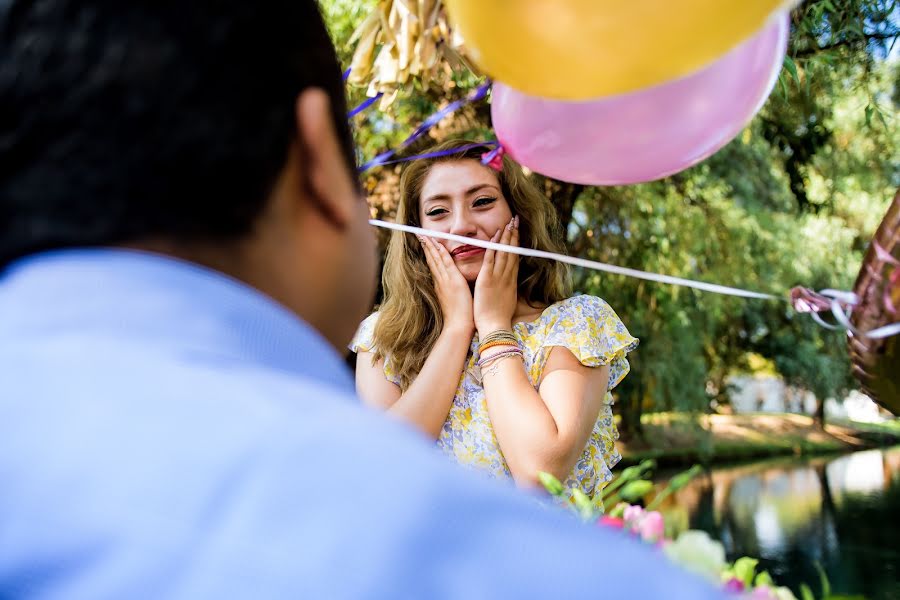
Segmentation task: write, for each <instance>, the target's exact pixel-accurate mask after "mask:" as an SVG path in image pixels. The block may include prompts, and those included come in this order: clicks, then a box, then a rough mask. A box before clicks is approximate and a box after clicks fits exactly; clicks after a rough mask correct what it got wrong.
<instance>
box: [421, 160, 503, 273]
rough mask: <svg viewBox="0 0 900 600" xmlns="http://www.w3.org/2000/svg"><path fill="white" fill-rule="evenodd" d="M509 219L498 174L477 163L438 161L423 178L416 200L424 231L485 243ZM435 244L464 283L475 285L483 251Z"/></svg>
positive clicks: (451, 243)
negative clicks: (419, 194)
mask: <svg viewBox="0 0 900 600" xmlns="http://www.w3.org/2000/svg"><path fill="white" fill-rule="evenodd" d="M512 217H513V214H512V210H511V209H510V207H509V204H508V203H507V201H506V198H504V197H503V193H502V192H501V190H500V184H499V182H498V181H497V175H496V174H495V172H494V171H493V170H492V169H491V168H489V167H485V166H484V165H482V164H481V163H480V162H478V161H477V160H472V159H464V160H457V161H447V162H439V163H437V164H434V165H432V167H431V169H430V170H429V171H428V174H427V175H426V176H425V182H424V184H423V185H422V195H421V196H420V197H419V222H420V223H421V224H422V228H423V229H430V230H432V231H441V232H443V233H453V234H456V235H461V236H463V237H470V238H474V239H479V240H484V241H488V240H490V239H491V238H492V237H494V234H495V233H497V231H498V230H500V229H502V228H504V227H506V225H507V223H509V221H510V219H512ZM436 241H438V242H439V243H440V244H442V245H443V246H444V247H445V248H446V249H447V251H448V252H450V256H452V257H453V262H454V263H455V264H456V266H457V268H458V269H459V271H460V273H462V274H463V277H465V278H466V281H468V282H469V283H474V282H475V280H476V279H477V278H478V272H479V270H480V269H481V262H482V260H483V259H484V250H483V249H481V248H476V247H474V246H467V245H465V244H461V243H459V242H452V241H449V240H436Z"/></svg>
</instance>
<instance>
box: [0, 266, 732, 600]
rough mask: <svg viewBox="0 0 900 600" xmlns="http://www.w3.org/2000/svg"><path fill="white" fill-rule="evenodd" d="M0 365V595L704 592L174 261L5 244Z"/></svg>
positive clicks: (236, 287) (247, 301) (291, 329)
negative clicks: (507, 482)
mask: <svg viewBox="0 0 900 600" xmlns="http://www.w3.org/2000/svg"><path fill="white" fill-rule="evenodd" d="M0 386H2V388H0V389H2V393H0V489H2V490H3V492H2V494H0V595H3V596H6V595H14V596H17V597H21V596H33V597H47V598H102V597H127V598H135V597H148V598H149V597H153V598H158V597H185V598H188V597H190V598H196V597H249V596H252V597H273V596H274V597H280V596H303V597H312V596H313V595H314V594H315V595H318V596H320V597H328V598H340V597H391V598H395V597H413V598H437V597H473V598H475V597H498V596H508V597H539V596H542V597H547V596H548V595H550V594H553V595H561V594H571V593H580V594H582V595H587V594H591V595H597V594H599V595H612V594H616V593H620V594H626V597H633V598H639V597H667V598H703V597H714V596H713V595H712V591H711V590H709V589H707V588H706V587H705V586H703V585H702V584H700V583H699V582H694V581H692V580H691V579H689V578H688V577H687V576H683V575H681V574H679V573H678V572H677V571H675V569H674V568H672V567H669V566H668V565H666V564H665V563H664V562H663V561H662V560H661V559H655V560H654V559H652V558H650V555H651V554H652V553H654V551H653V550H652V549H650V548H643V547H640V546H638V545H636V544H635V543H633V542H630V541H627V540H625V539H624V538H620V537H619V536H618V535H616V534H614V533H610V532H607V531H600V530H588V529H587V528H584V527H583V526H581V525H579V524H577V523H575V522H574V521H572V520H570V519H569V518H567V517H566V516H563V515H558V514H556V513H555V511H551V510H549V509H546V510H542V509H540V508H538V507H537V506H536V505H535V503H534V502H533V500H531V499H528V498H526V497H524V496H520V495H519V494H517V493H515V492H514V491H512V490H508V489H505V488H502V487H500V486H495V485H494V484H493V483H492V482H487V481H482V480H480V479H478V478H476V477H474V476H473V475H471V474H469V473H465V472H461V471H459V470H458V469H457V468H455V467H453V466H451V465H449V464H445V462H444V460H443V459H442V458H441V457H440V456H438V455H436V453H434V452H432V451H431V450H430V449H429V448H427V447H426V445H425V443H424V441H423V440H421V439H419V438H418V437H417V436H416V435H415V434H413V433H411V432H409V431H407V430H405V429H403V428H401V427H400V426H399V425H395V424H393V423H391V422H389V421H387V420H385V419H384V418H382V417H379V416H377V415H374V414H371V413H369V412H368V411H366V410H364V409H363V408H361V407H360V406H359V405H358V404H357V402H356V401H355V400H354V399H353V397H352V396H351V393H350V390H351V389H352V388H351V382H350V380H349V376H348V374H347V373H345V372H344V369H343V367H342V364H341V361H340V358H339V357H338V356H337V354H336V353H335V352H334V351H333V350H331V349H330V347H328V346H327V345H326V344H325V343H324V342H323V341H322V340H321V339H320V338H319V337H318V336H317V335H316V334H315V333H314V332H313V331H312V330H310V329H309V328H308V327H306V326H305V325H304V324H303V323H302V322H301V321H299V320H298V319H296V318H294V317H293V316H292V315H291V314H289V313H288V312H287V311H286V310H285V309H283V308H282V307H280V306H278V305H277V304H275V303H274V302H272V301H271V300H269V299H268V298H266V297H265V296H263V295H261V294H259V293H257V292H255V291H254V290H252V289H250V288H248V287H246V286H244V285H242V284H239V283H237V282H235V281H233V280H230V279H228V278H227V277H224V276H222V275H220V274H217V273H214V272H212V271H208V270H205V269H201V268H199V267H196V266H193V265H190V264H188V263H182V262H179V261H175V260H171V259H165V258H161V257H157V256H153V255H147V254H139V253H131V252H124V251H105V250H90V251H69V252H61V253H56V254H50V255H44V256H41V255H38V256H36V257H34V258H32V259H28V260H26V261H23V262H22V263H20V264H19V265H16V266H14V267H13V268H12V269H10V271H9V272H7V273H6V274H5V275H4V276H3V277H2V278H0ZM612 545H616V547H614V548H613V547H611V546H612ZM647 561H649V562H647ZM648 565H651V567H650V568H652V570H653V572H651V573H647V572H646V569H647V568H648ZM670 585H676V586H677V587H674V588H673V587H670ZM664 589H665V590H668V591H667V592H666V593H665V594H664V593H663V590H664Z"/></svg>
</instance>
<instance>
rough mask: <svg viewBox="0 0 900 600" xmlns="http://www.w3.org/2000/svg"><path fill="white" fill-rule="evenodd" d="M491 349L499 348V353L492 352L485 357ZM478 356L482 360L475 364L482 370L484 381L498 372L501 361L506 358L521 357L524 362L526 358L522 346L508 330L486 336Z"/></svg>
mask: <svg viewBox="0 0 900 600" xmlns="http://www.w3.org/2000/svg"><path fill="white" fill-rule="evenodd" d="M491 348H497V349H498V350H499V352H491V353H490V354H488V355H487V356H485V355H484V353H485V351H486V350H489V349H491ZM478 355H479V356H480V357H481V358H480V359H479V360H478V362H477V363H475V364H476V366H477V367H478V368H480V369H481V376H482V379H483V378H484V376H485V375H491V374H493V373H494V372H496V370H497V368H498V365H499V363H500V361H502V360H503V359H504V358H509V357H510V356H519V357H522V358H523V360H524V356H525V355H524V354H523V352H522V348H521V346H519V340H517V339H516V336H515V334H514V333H513V332H512V331H509V330H508V329H500V330H499V331H494V332H492V333H489V334H488V335H486V336H485V337H484V340H482V341H481V343H480V344H479V345H478Z"/></svg>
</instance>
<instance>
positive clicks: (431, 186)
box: [351, 141, 637, 500]
mask: <svg viewBox="0 0 900 600" xmlns="http://www.w3.org/2000/svg"><path fill="white" fill-rule="evenodd" d="M471 146H472V144H470V143H467V142H460V141H452V142H446V143H444V144H442V145H440V146H438V147H437V148H433V149H432V150H431V151H430V152H443V151H451V150H458V151H457V152H454V153H452V154H450V155H447V156H441V157H439V158H429V159H420V160H416V161H413V162H411V163H410V164H409V166H408V167H407V168H406V170H405V171H404V173H403V175H402V177H401V180H400V194H401V202H400V206H399V208H398V211H397V222H398V223H405V224H409V225H415V226H419V227H422V228H424V229H428V230H434V231H441V232H445V233H453V234H456V235H460V236H464V237H470V238H473V239H479V240H491V241H494V242H500V243H504V244H511V245H519V244H522V245H524V246H525V247H530V248H536V249H540V250H548V251H552V252H563V251H564V249H563V246H562V243H561V242H560V238H561V235H560V232H559V224H558V220H557V217H556V213H555V211H554V209H553V206H552V205H551V204H550V202H549V201H548V200H547V198H546V197H545V196H544V195H543V194H541V193H540V192H539V191H538V190H537V189H536V188H535V187H534V186H533V185H532V184H531V182H530V181H529V180H528V179H527V178H526V176H525V174H524V173H523V172H522V169H521V167H519V166H518V165H516V164H515V163H514V162H513V161H511V160H510V159H509V158H508V157H504V158H503V160H502V168H501V169H499V170H494V169H492V168H491V167H488V166H484V165H483V164H482V163H481V156H482V154H483V153H485V152H486V151H487V150H489V149H488V148H484V147H477V148H472V147H471ZM383 284H384V302H383V303H382V305H381V307H380V310H379V311H378V312H376V313H375V314H373V315H371V316H369V317H368V318H367V319H366V320H365V321H364V322H363V324H362V326H361V327H360V330H359V332H358V333H357V336H356V339H355V340H354V342H353V345H352V346H351V348H352V349H353V350H354V351H355V352H357V353H358V355H359V356H358V358H357V372H356V382H357V389H358V392H359V394H360V396H361V397H362V398H363V400H364V401H365V402H366V403H367V404H371V405H373V406H376V407H379V408H381V409H383V410H385V411H387V412H389V413H391V414H393V415H395V416H397V417H399V418H401V419H404V420H406V421H408V422H409V423H411V424H413V425H414V426H416V427H418V428H419V429H421V430H422V431H423V432H425V434H426V435H428V436H429V437H431V438H433V439H435V440H436V442H437V445H438V446H439V447H440V448H441V449H442V450H443V451H444V452H446V453H447V454H448V455H450V456H451V457H453V458H454V459H455V460H457V461H458V462H460V463H463V464H467V465H473V466H475V467H478V468H480V469H483V470H485V471H487V472H489V473H491V474H493V475H495V476H500V477H512V478H513V479H514V480H515V481H516V483H518V484H519V485H522V486H536V485H537V476H538V473H539V472H540V471H546V472H549V473H552V474H553V475H555V476H556V477H557V478H559V479H560V480H562V481H565V482H566V486H567V487H568V488H572V487H578V488H580V489H581V490H582V491H584V492H585V493H586V494H588V496H592V497H593V496H595V495H596V496H597V497H598V500H599V493H598V492H599V491H600V490H601V489H602V486H603V485H605V483H606V482H608V481H609V479H610V478H611V477H612V474H611V473H610V468H611V467H612V466H613V465H614V464H615V463H616V462H617V461H618V460H619V454H618V453H617V452H616V450H615V445H614V441H615V439H616V438H617V437H618V433H617V431H616V428H615V425H614V423H613V416H612V408H611V405H612V396H611V395H610V393H609V391H610V390H611V389H612V388H613V387H614V386H615V385H617V384H618V383H619V381H621V380H622V378H623V377H624V376H625V374H626V373H627V372H628V369H629V366H628V362H627V360H626V359H625V354H626V353H627V352H628V351H630V350H632V349H633V348H634V347H635V346H637V340H636V339H635V338H633V337H632V336H631V335H630V334H629V333H628V331H627V330H626V329H625V326H624V325H623V324H622V323H621V321H619V319H618V317H617V316H616V314H615V312H613V310H612V309H611V308H610V307H609V305H607V304H606V303H605V302H604V301H603V300H601V299H599V298H596V297H593V296H585V295H579V296H571V295H570V290H569V277H568V271H567V268H566V266H565V265H563V264H562V263H557V262H553V261H547V260H542V259H533V258H528V257H524V258H522V259H521V260H520V259H519V257H518V256H517V255H515V254H510V253H506V252H494V251H492V250H488V251H485V250H483V249H480V248H477V247H475V246H469V245H465V244H460V243H458V242H451V241H444V240H437V239H435V238H429V237H421V238H419V239H416V237H415V236H412V235H409V234H404V233H401V232H394V234H393V237H392V238H391V241H390V243H389V245H388V250H387V256H386V259H385V267H384V273H383Z"/></svg>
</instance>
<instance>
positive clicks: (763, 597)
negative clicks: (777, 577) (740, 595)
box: [745, 585, 778, 600]
mask: <svg viewBox="0 0 900 600" xmlns="http://www.w3.org/2000/svg"><path fill="white" fill-rule="evenodd" d="M745 598H746V599H747V600H778V598H777V597H776V596H775V594H774V593H772V589H771V588H770V587H769V586H767V585H759V586H756V587H755V588H753V591H751V592H750V593H749V594H747V595H746V596H745Z"/></svg>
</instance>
